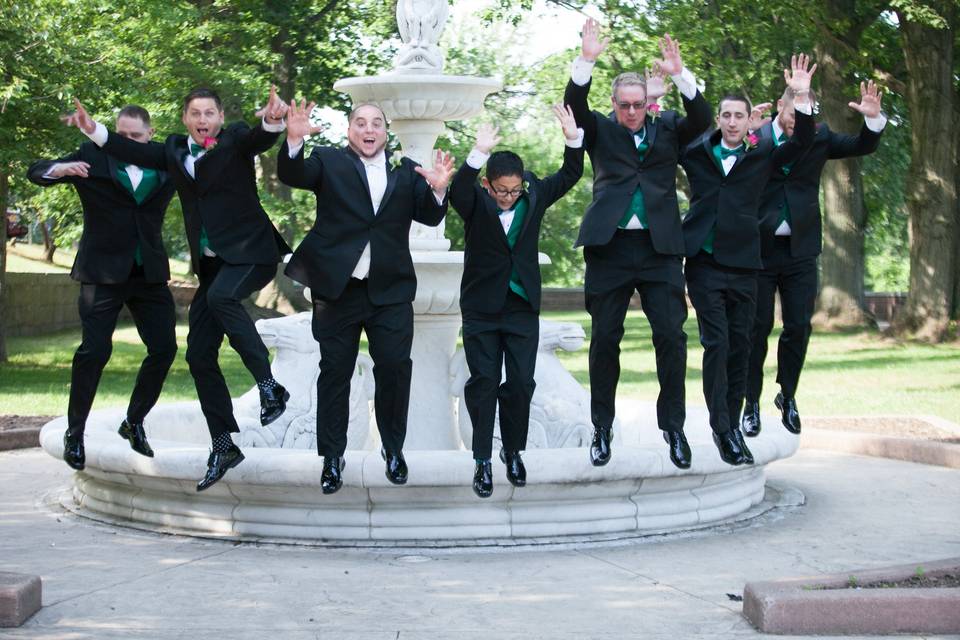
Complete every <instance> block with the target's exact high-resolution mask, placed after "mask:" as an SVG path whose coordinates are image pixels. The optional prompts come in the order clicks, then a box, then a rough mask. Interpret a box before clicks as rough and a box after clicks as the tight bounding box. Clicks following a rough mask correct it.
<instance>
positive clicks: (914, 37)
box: [894, 0, 957, 342]
mask: <svg viewBox="0 0 960 640" xmlns="http://www.w3.org/2000/svg"><path fill="white" fill-rule="evenodd" d="M932 6H933V8H935V9H936V10H938V11H939V12H940V14H941V15H942V16H943V17H944V18H946V20H947V26H946V27H943V28H934V27H931V26H928V25H924V24H919V23H916V22H911V21H910V19H909V18H908V16H906V15H904V14H900V29H901V33H902V34H903V50H904V58H905V60H906V64H907V106H908V108H909V109H910V121H911V124H912V133H911V145H910V148H911V160H910V169H909V172H908V174H907V183H906V189H905V191H906V194H907V197H906V204H907V213H908V215H909V218H910V293H909V295H908V297H907V301H906V304H905V305H904V306H903V307H902V308H901V309H900V311H899V312H898V313H897V315H896V317H895V318H894V329H895V330H896V332H897V333H898V334H901V335H905V336H908V337H911V338H915V339H919V340H925V341H929V342H942V341H943V340H945V339H947V338H948V336H949V329H950V314H951V311H952V310H953V296H954V291H955V290H956V282H955V280H956V267H957V265H956V262H957V255H956V248H957V244H956V243H957V231H956V225H957V192H956V188H957V176H956V165H955V164H954V158H955V155H954V149H953V147H954V145H953V144H952V143H953V141H954V139H955V136H954V130H953V127H954V114H953V110H954V108H955V107H954V104H953V97H954V87H953V42H954V33H953V25H954V12H955V11H956V9H955V6H954V3H953V1H952V0H945V1H944V2H939V3H936V4H933V5H932Z"/></svg>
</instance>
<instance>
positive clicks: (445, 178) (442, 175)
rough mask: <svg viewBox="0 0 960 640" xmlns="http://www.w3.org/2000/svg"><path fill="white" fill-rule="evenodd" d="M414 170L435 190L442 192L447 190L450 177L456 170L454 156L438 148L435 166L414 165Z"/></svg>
mask: <svg viewBox="0 0 960 640" xmlns="http://www.w3.org/2000/svg"><path fill="white" fill-rule="evenodd" d="M414 170H415V171H416V172H417V173H419V174H420V175H421V176H423V178H424V180H426V181H427V184H429V185H430V188H431V189H433V190H434V191H437V192H441V191H446V190H447V185H448V184H450V179H451V178H452V177H453V174H454V173H456V170H455V169H454V168H453V156H451V155H450V154H449V153H444V152H443V151H440V150H439V149H437V154H436V156H435V157H434V160H433V166H432V167H431V168H429V169H424V168H423V167H419V166H418V167H414Z"/></svg>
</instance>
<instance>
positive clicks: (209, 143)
mask: <svg viewBox="0 0 960 640" xmlns="http://www.w3.org/2000/svg"><path fill="white" fill-rule="evenodd" d="M215 146H217V139H216V138H214V137H211V136H207V137H206V138H204V139H203V148H204V150H205V151H210V150H211V149H213V148H214V147H215Z"/></svg>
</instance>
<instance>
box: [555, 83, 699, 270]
mask: <svg viewBox="0 0 960 640" xmlns="http://www.w3.org/2000/svg"><path fill="white" fill-rule="evenodd" d="M589 91H590V83H587V84H586V85H584V86H582V87H581V86H578V85H577V84H575V83H574V82H573V81H572V80H571V81H569V82H568V83H567V89H566V92H565V93H564V97H563V100H564V103H565V104H568V105H570V108H571V109H572V110H573V113H574V117H575V118H576V120H577V126H579V127H583V132H584V147H585V148H586V151H587V153H588V154H590V161H591V163H592V164H593V202H591V203H590V206H589V207H587V211H586V213H585V214H584V216H583V222H582V223H581V225H580V234H579V236H578V237H577V242H576V244H574V246H575V247H579V246H581V245H582V246H587V247H589V246H598V245H605V244H607V243H608V242H610V239H611V238H612V237H613V233H614V231H616V229H617V223H618V222H619V221H620V219H621V218H622V217H623V214H624V213H626V211H627V207H629V206H630V201H631V199H632V198H633V193H634V191H636V190H637V187H639V188H640V190H641V191H642V192H643V202H644V206H645V207H646V210H647V221H648V222H649V228H650V239H651V241H652V242H653V248H654V250H655V251H656V252H657V253H661V254H666V255H682V254H683V251H684V245H683V231H682V229H681V227H680V208H679V206H678V204H677V183H676V176H677V162H678V161H679V159H680V151H681V149H683V147H684V146H686V145H687V144H688V143H689V142H690V141H692V140H693V139H694V138H696V137H697V136H698V135H700V134H701V133H703V132H704V131H705V130H706V129H707V127H709V126H710V122H711V117H712V114H711V110H710V105H708V104H707V101H706V100H705V99H704V98H703V96H702V95H701V94H700V92H699V91H698V92H697V95H696V96H694V98H693V100H687V99H686V98H684V99H683V106H684V109H685V111H686V113H687V115H686V117H683V116H681V115H680V114H679V113H677V112H676V111H662V112H661V114H660V116H659V117H657V118H656V119H655V120H653V121H651V119H650V115H649V114H648V115H647V120H646V124H645V127H646V140H647V143H648V144H649V145H650V147H649V148H648V149H647V152H646V154H644V157H643V161H642V162H641V161H640V154H639V153H637V146H636V144H635V143H634V138H633V133H632V132H631V131H630V130H629V129H627V128H626V127H624V126H623V125H621V124H619V123H618V122H617V121H616V119H615V118H614V116H612V115H610V116H604V115H602V114H600V113H598V112H596V111H590V110H589V107H588V106H587V94H588V93H589Z"/></svg>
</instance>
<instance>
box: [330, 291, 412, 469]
mask: <svg viewBox="0 0 960 640" xmlns="http://www.w3.org/2000/svg"><path fill="white" fill-rule="evenodd" d="M361 330H363V331H365V332H366V334H367V343H368V345H369V349H370V357H371V358H372V359H373V380H374V384H375V386H376V390H375V392H374V397H373V403H374V410H375V411H376V415H377V428H378V429H379V430H380V439H381V442H382V443H383V448H384V449H386V450H387V451H388V452H391V453H397V452H399V451H401V450H402V449H403V441H404V439H405V438H406V436H407V411H408V409H409V404H410V375H411V373H412V371H413V363H412V361H411V360H410V349H411V348H412V346H413V304H412V303H410V302H402V303H398V304H387V305H376V304H373V303H372V302H371V301H370V297H369V296H368V295H367V281H366V280H357V279H356V278H351V279H350V281H349V283H348V284H347V287H346V289H344V291H343V293H342V294H341V295H340V297H339V298H337V299H336V300H327V299H324V298H318V297H317V298H314V300H313V336H314V338H316V340H317V343H318V344H319V345H320V377H319V378H317V453H319V454H320V455H321V456H324V457H327V456H334V457H337V456H342V455H343V452H344V451H345V450H346V448H347V426H348V424H349V420H350V378H351V377H352V376H353V372H354V369H355V368H356V365H357V353H358V352H359V350H360V331H361Z"/></svg>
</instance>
